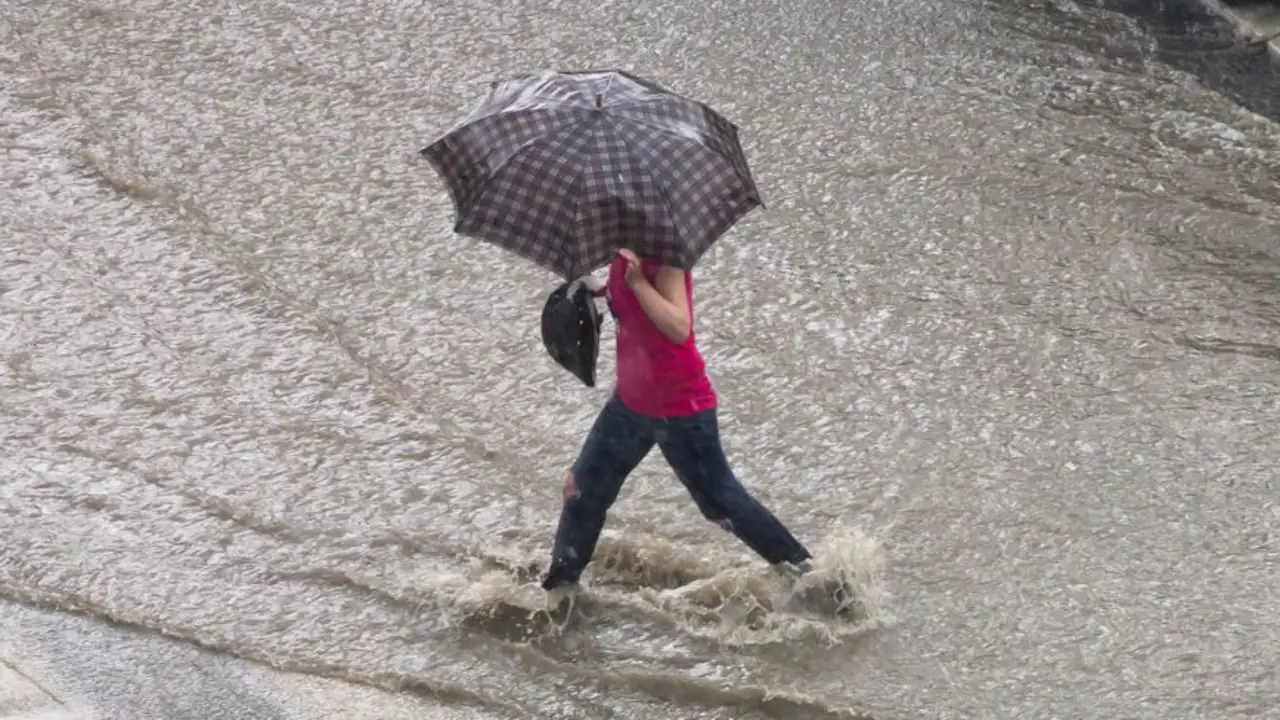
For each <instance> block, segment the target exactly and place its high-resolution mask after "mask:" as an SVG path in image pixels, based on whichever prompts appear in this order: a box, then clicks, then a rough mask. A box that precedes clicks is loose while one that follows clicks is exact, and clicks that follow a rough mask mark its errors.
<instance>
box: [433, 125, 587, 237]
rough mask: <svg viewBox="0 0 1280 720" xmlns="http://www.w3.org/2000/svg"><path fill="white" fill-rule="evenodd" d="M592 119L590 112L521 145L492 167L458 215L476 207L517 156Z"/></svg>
mask: <svg viewBox="0 0 1280 720" xmlns="http://www.w3.org/2000/svg"><path fill="white" fill-rule="evenodd" d="M590 121H591V115H590V114H588V115H586V116H585V117H583V118H582V119H581V120H579V121H578V122H576V123H572V124H565V125H564V126H563V127H560V128H557V129H556V130H555V131H554V132H549V133H544V134H542V135H539V136H537V137H535V138H533V139H532V140H530V141H529V142H527V143H525V144H523V145H521V146H520V147H519V148H517V149H516V151H515V152H513V153H511V154H510V155H508V156H507V157H506V158H505V159H503V161H502V162H501V163H499V164H498V166H497V167H494V168H492V169H490V171H489V175H488V176H487V177H485V179H484V182H483V184H482V185H481V190H480V192H478V193H476V196H475V197H474V198H472V199H471V202H470V203H467V207H465V208H462V209H461V210H460V212H459V213H458V217H459V218H461V217H463V216H464V215H466V214H467V213H469V212H470V211H471V208H473V207H475V205H476V204H477V203H479V202H480V201H481V200H482V199H484V197H485V194H486V193H487V192H488V191H489V188H490V187H492V185H491V181H492V180H493V178H495V177H497V176H498V173H500V172H502V171H503V170H504V169H506V167H507V166H508V165H510V164H511V163H512V162H513V161H514V160H515V159H516V158H517V157H519V156H521V155H523V154H525V153H527V152H529V150H530V149H532V148H534V147H536V146H538V145H540V144H542V143H545V142H548V141H549V140H552V139H555V138H558V137H559V136H560V135H562V134H564V133H565V132H568V131H570V130H573V131H576V130H579V129H581V128H582V126H583V125H585V124H587V123H588V122H590ZM496 152H498V149H497V148H494V149H492V150H490V151H489V152H487V153H485V158H486V159H487V158H488V157H489V156H491V155H493V154H494V153H496Z"/></svg>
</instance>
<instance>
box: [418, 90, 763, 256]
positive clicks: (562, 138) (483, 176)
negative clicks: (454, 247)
mask: <svg viewBox="0 0 1280 720" xmlns="http://www.w3.org/2000/svg"><path fill="white" fill-rule="evenodd" d="M421 152H422V154H423V155H425V156H426V158H427V160H428V161H430V163H431V165H432V167H433V168H435V170H436V172H437V173H439V174H440V176H441V178H442V179H443V180H444V182H445V183H446V185H447V186H448V189H449V194H450V196H451V198H452V200H453V206H454V211H455V212H456V222H455V225H454V231H455V232H457V233H458V234H460V235H464V236H467V237H473V238H477V239H480V240H484V241H487V242H491V243H495V244H497V245H498V246H500V247H503V248H506V249H507V250H510V251H512V252H514V253H517V254H519V255H521V256H524V257H526V258H528V259H530V260H532V261H534V262H536V263H538V264H539V265H542V266H543V267H546V268H548V269H550V270H551V271H553V272H555V273H557V274H559V275H560V276H561V277H563V278H565V279H566V280H572V279H574V278H577V277H579V276H581V275H584V274H586V273H588V272H591V271H592V270H594V269H595V268H598V267H600V266H601V265H604V264H606V263H608V262H609V261H610V260H611V259H612V256H613V254H614V253H615V252H616V251H617V250H618V249H620V248H630V249H631V250H634V251H635V252H636V253H637V254H638V255H640V256H642V257H648V258H651V259H654V260H658V261H661V262H663V263H665V264H668V265H675V266H678V267H682V268H686V269H687V268H691V267H693V264H694V263H695V262H696V261H697V260H698V258H699V257H701V255H702V254H703V253H704V252H705V251H706V250H707V248H709V247H711V245H712V243H714V242H715V241H716V239H717V238H718V237H720V236H721V235H722V234H724V233H725V232H726V231H727V230H728V229H729V228H730V227H732V226H733V224H734V223H736V222H737V221H738V220H739V219H741V218H742V217H743V216H745V215H746V214H747V213H748V212H750V211H751V209H752V208H754V207H755V206H757V205H762V204H763V203H762V202H761V200H760V194H759V191H758V190H757V189H756V186H755V181H754V180H753V179H752V177H751V171H750V169H749V168H748V167H747V160H746V157H745V156H744V154H743V152H742V148H741V146H740V145H739V144H738V130H737V127H736V126H734V124H733V123H731V122H729V121H728V120H726V119H725V118H723V117H721V116H720V115H719V114H717V113H716V112H715V111H714V110H712V109H711V108H709V107H707V106H706V105H703V104H702V103H698V102H694V101H692V100H687V99H685V98H682V97H680V96H678V95H675V94H673V93H671V92H670V91H668V90H666V89H664V88H662V87H659V86H658V85H655V84H654V83H652V82H649V81H647V80H644V79H642V78H639V77H636V76H634V75H631V74H629V73H625V72H620V71H611V72H598V71H591V72H545V73H539V74H532V75H524V76H520V77H516V78H513V79H510V80H506V81H503V82H496V83H494V84H493V86H492V87H491V89H490V91H489V94H488V95H487V96H486V97H485V98H484V99H483V100H481V101H480V103H479V104H477V106H476V107H475V108H474V109H473V110H472V111H471V113H470V114H469V115H468V116H467V117H466V118H465V119H464V120H463V121H462V122H461V123H459V124H458V125H456V126H455V127H454V128H453V129H452V130H450V131H449V132H448V133H446V134H445V135H444V136H443V137H442V138H440V139H439V140H437V141H436V142H434V143H432V144H431V145H429V146H428V147H426V148H424V149H423V150H422V151H421Z"/></svg>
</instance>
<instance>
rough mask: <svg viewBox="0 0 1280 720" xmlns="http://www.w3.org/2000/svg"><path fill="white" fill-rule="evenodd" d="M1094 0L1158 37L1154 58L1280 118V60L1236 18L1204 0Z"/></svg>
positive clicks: (1254, 108) (1249, 3)
mask: <svg viewBox="0 0 1280 720" xmlns="http://www.w3.org/2000/svg"><path fill="white" fill-rule="evenodd" d="M1096 1H1097V2H1098V3H1099V5H1100V6H1101V7H1103V8H1105V9H1107V10H1111V11H1113V12H1119V13H1122V14H1124V15H1127V16H1129V17H1131V18H1133V19H1134V20H1135V21H1137V22H1138V23H1139V25H1141V26H1142V28H1143V29H1144V30H1145V31H1146V32H1147V33H1149V34H1150V35H1151V36H1152V37H1153V38H1154V39H1155V41H1156V47H1155V56H1156V58H1157V59H1158V60H1160V61H1161V62H1163V63H1165V64H1167V65H1169V66H1171V67H1175V68H1177V69H1179V70H1182V71H1184V72H1188V73H1191V74H1193V75H1195V76H1196V77H1198V78H1199V79H1200V81H1201V82H1203V83H1204V84H1205V85H1206V86H1208V87H1210V88H1213V89H1214V90H1216V91H1218V92H1220V93H1222V94H1224V95H1226V96H1227V97H1229V98H1231V99H1232V100H1233V101H1235V102H1237V103H1239V104H1240V105H1242V106H1244V107H1245V108H1248V109H1249V110H1250V111H1252V112H1255V113H1257V114H1258V115H1261V116H1263V117H1266V118H1270V119H1271V120H1274V121H1277V122H1280V60H1277V58H1276V57H1275V55H1273V54H1272V53H1270V52H1268V50H1267V44H1266V41H1265V40H1260V39H1254V38H1249V37H1246V36H1244V35H1243V34H1242V32H1241V29H1240V28H1238V27H1237V26H1236V25H1235V24H1234V23H1233V22H1231V21H1230V20H1228V19H1227V18H1225V17H1223V16H1221V15H1219V14H1217V13H1215V12H1213V11H1212V10H1210V9H1209V8H1208V7H1207V6H1206V5H1205V4H1204V3H1203V2H1201V0H1096ZM1227 4H1228V5H1259V4H1264V3H1258V2H1240V3H1227Z"/></svg>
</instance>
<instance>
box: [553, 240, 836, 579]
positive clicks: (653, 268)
mask: <svg viewBox="0 0 1280 720" xmlns="http://www.w3.org/2000/svg"><path fill="white" fill-rule="evenodd" d="M591 291H592V292H594V293H595V294H596V295H607V298H608V304H609V309H610V311H611V313H612V314H613V316H614V319H615V321H616V322H617V326H618V330H617V374H618V377H617V384H616V386H615V389H614V393H613V396H612V397H610V399H609V401H608V402H607V403H606V404H605V406H604V408H603V409H602V410H601V411H600V414H599V416H598V417H597V418H596V420H595V424H594V425H593V426H592V428H591V431H590V432H589V433H588V435H587V438H586V442H585V443H584V444H583V447H582V450H581V452H580V454H579V455H578V458H577V460H576V461H575V462H574V464H573V466H572V468H571V469H570V471H569V473H568V475H567V476H566V477H565V482H564V507H563V509H562V510H561V513H560V523H559V527H558V529H557V530H556V538H555V544H554V546H553V549H552V554H551V565H550V567H549V568H548V571H547V574H546V576H545V577H544V578H543V581H542V587H543V588H544V589H546V590H549V591H550V590H555V589H557V588H561V587H564V586H571V585H575V584H576V583H577V582H578V579H579V577H580V576H581V574H582V572H583V570H584V569H585V568H586V566H587V564H588V563H589V562H591V556H592V554H593V553H594V552H595V548H596V542H597V541H598V540H599V538H600V531H601V530H602V529H603V527H604V522H605V516H606V515H607V513H608V510H609V508H610V507H611V506H612V505H613V503H614V501H615V500H616V499H617V497H618V492H619V490H621V489H622V483H623V482H624V481H625V480H626V478H627V476H628V475H630V474H631V471H632V470H634V469H635V468H636V466H638V465H639V464H640V461H642V460H643V459H644V458H645V456H646V455H648V453H649V451H650V450H652V449H653V446H654V445H657V446H658V448H659V450H661V452H662V455H663V457H664V458H665V459H666V461H667V463H668V464H669V465H670V466H671V468H672V470H674V471H675V474H676V477H678V478H679V479H680V482H681V483H683V484H684V486H685V488H686V489H687V490H688V491H689V494H690V495H691V496H693V500H694V502H695V503H697V505H698V509H699V510H701V512H702V515H703V516H704V517H706V518H707V519H708V520H710V521H712V522H714V523H717V524H718V525H720V527H722V528H724V529H725V530H727V531H728V532H731V533H733V534H734V535H736V536H737V537H738V538H739V539H741V540H742V541H743V542H744V543H746V545H747V546H748V547H750V548H751V549H752V550H754V551H755V552H756V553H757V554H758V555H760V556H761V557H762V558H764V559H765V560H766V561H767V562H769V563H770V564H771V565H773V566H774V567H775V568H776V569H778V570H780V571H784V572H788V573H791V574H800V573H803V572H805V571H807V570H808V569H809V560H810V558H811V555H810V553H809V551H808V550H807V549H806V548H805V547H804V546H803V545H802V544H801V543H800V541H799V540H797V539H796V538H795V537H793V536H792V534H791V533H790V531H788V530H787V528H786V527H785V526H784V525H783V524H782V523H781V522H780V521H779V520H778V519H777V518H776V517H774V515H773V513H771V512H770V511H769V510H768V509H767V508H765V507H764V506H763V505H762V504H761V503H760V502H759V501H758V500H756V499H755V498H754V497H752V495H751V494H750V493H749V492H748V491H747V489H746V488H744V487H743V486H742V484H741V483H740V482H739V481H738V479H737V478H736V477H735V476H734V473H733V470H732V469H731V468H730V466H729V461H728V459H727V458H726V457H725V454H724V450H723V448H722V447H721V443H720V432H719V427H718V424H717V421H716V393H715V390H714V389H713V388H712V385H711V381H710V379H709V378H708V377H707V374H706V367H705V364H704V362H703V358H702V355H701V353H700V352H699V351H698V348H697V343H696V339H695V335H694V332H693V277H692V274H691V273H690V272H689V271H687V270H681V269H679V268H676V267H672V266H668V265H661V264H659V263H657V262H654V261H651V260H648V259H644V260H642V259H640V258H639V257H637V256H636V255H635V254H634V253H633V252H631V251H630V250H621V251H619V253H618V255H617V257H615V258H614V261H613V262H612V263H611V264H610V266H609V275H608V279H607V280H606V282H605V285H604V286H603V287H599V286H598V281H597V286H596V287H593V288H591Z"/></svg>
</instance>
